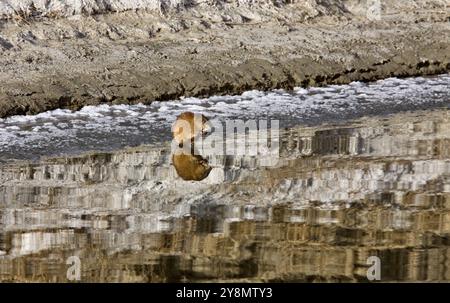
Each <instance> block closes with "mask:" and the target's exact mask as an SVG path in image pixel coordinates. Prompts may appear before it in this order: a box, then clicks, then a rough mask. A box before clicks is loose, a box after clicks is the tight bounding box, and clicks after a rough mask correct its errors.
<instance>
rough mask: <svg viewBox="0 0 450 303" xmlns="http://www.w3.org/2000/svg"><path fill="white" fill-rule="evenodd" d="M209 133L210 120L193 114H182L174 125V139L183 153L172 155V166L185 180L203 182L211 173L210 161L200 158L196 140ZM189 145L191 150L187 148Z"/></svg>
mask: <svg viewBox="0 0 450 303" xmlns="http://www.w3.org/2000/svg"><path fill="white" fill-rule="evenodd" d="M209 131H210V128H209V124H208V118H206V117H205V116H204V115H201V114H194V113H192V112H184V113H182V114H181V115H179V116H178V117H177V120H176V121H175V123H174V124H173V126H172V136H173V139H174V141H175V143H176V144H177V145H178V148H179V149H180V150H179V151H181V150H182V151H183V152H177V153H174V154H173V155H172V164H173V166H174V167H175V170H176V171H177V174H178V176H180V177H181V178H182V179H183V180H186V181H201V180H203V179H205V178H206V177H208V175H209V173H210V172H211V169H212V167H211V166H209V164H208V160H207V159H205V158H203V157H202V156H200V155H199V154H198V152H196V151H197V149H196V147H195V139H196V138H198V137H199V136H202V137H204V136H206V135H207V134H208V132H209ZM187 143H188V144H190V148H186V144H187ZM188 146H189V145H188Z"/></svg>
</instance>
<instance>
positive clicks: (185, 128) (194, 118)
mask: <svg viewBox="0 0 450 303" xmlns="http://www.w3.org/2000/svg"><path fill="white" fill-rule="evenodd" d="M210 131H211V126H210V123H209V119H208V118H207V117H206V116H204V115H202V114H196V113H192V112H184V113H182V114H180V115H179V116H178V117H177V120H176V121H175V122H174V124H173V125H172V136H173V138H174V139H175V141H177V143H178V144H183V142H187V141H189V140H190V141H194V139H195V138H197V137H199V136H205V135H207V134H208V133H209V132H210Z"/></svg>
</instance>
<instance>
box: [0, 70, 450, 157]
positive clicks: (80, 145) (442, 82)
mask: <svg viewBox="0 0 450 303" xmlns="http://www.w3.org/2000/svg"><path fill="white" fill-rule="evenodd" d="M442 106H450V75H448V74H447V75H441V76H438V77H432V78H423V77H417V78H410V79H397V78H390V79H386V80H380V81H377V82H375V83H370V84H366V83H361V82H353V83H351V84H349V85H332V86H327V87H312V88H308V89H303V88H298V89H295V90H294V91H293V92H287V91H284V90H275V91H271V92H261V91H249V92H246V93H244V94H242V95H237V96H213V97H210V98H206V99H198V98H185V99H183V100H181V101H169V102H153V103H152V104H151V105H142V104H140V105H106V104H103V105H99V106H86V107H84V108H83V109H81V110H80V111H70V110H62V109H58V110H54V111H49V112H44V113H41V114H38V115H34V116H13V117H9V118H6V119H0V154H1V158H0V160H2V159H5V158H36V157H39V156H41V155H58V154H64V153H69V154H71V153H72V154H73V153H76V152H83V151H90V150H113V149H116V148H122V147H124V146H135V145H140V144H144V143H156V142H164V141H166V140H168V139H169V138H170V126H171V123H172V122H173V121H174V120H175V118H176V116H177V115H179V114H180V113H181V112H184V111H194V112H200V113H204V114H206V115H207V116H208V117H210V118H217V119H219V120H225V119H243V120H248V119H268V118H269V119H277V120H280V126H281V127H290V126H295V125H299V124H319V123H322V122H327V121H344V120H346V119H353V118H358V117H361V116H366V115H382V114H389V113H395V112H400V111H408V110H417V109H428V108H435V107H442Z"/></svg>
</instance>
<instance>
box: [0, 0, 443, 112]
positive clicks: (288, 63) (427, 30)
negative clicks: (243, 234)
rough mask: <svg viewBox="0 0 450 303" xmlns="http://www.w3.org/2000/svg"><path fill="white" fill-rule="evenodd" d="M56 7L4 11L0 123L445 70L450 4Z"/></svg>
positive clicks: (14, 4)
mask: <svg viewBox="0 0 450 303" xmlns="http://www.w3.org/2000/svg"><path fill="white" fill-rule="evenodd" d="M41 2H42V3H44V2H45V3H46V4H45V5H44V4H42V3H41ZM54 2H56V1H31V0H27V1H25V0H19V1H3V2H2V4H1V5H0V117H6V116H11V115H17V114H36V113H39V112H43V111H47V110H51V109H56V108H70V109H79V108H81V107H82V106H85V105H93V104H100V103H115V104H118V103H127V104H135V103H144V104H148V103H151V102H152V101H154V100H169V99H176V98H179V97H182V96H208V95H212V94H215V95H220V94H236V93H241V92H243V91H245V90H249V89H261V90H267V89H273V88H288V89H289V88H293V87H295V86H312V85H324V84H330V83H333V84H342V83H348V82H351V81H355V80H362V81H369V80H375V79H380V78H386V77H391V76H397V77H403V76H414V75H431V74H438V73H444V72H446V71H449V70H450V39H449V38H448V37H450V23H449V18H450V7H449V4H448V1H439V0H436V1H424V0H416V1H395V3H391V1H389V3H388V1H381V2H380V4H381V5H380V6H379V13H378V12H377V10H376V8H377V7H376V6H374V3H375V4H376V2H377V1H356V0H329V1H314V0H307V1H297V2H295V1H294V2H291V1H279V2H268V1H256V2H251V1H231V2H221V1H209V2H195V1H189V3H188V2H186V1H185V2H182V1H179V2H173V1H172V2H171V1H169V2H164V1H150V0H145V1H144V0H142V1H134V2H133V3H134V4H133V5H131V4H130V5H126V3H127V1H121V2H120V3H121V5H116V4H117V3H116V2H115V1H106V0H104V1H99V0H90V1H84V2H83V5H84V6H83V5H82V6H70V5H64V6H56V5H53V3H54ZM78 2H79V1H74V2H73V3H75V4H76V3H78ZM372 2H373V3H372ZM80 5H81V4H80ZM374 8H375V10H374Z"/></svg>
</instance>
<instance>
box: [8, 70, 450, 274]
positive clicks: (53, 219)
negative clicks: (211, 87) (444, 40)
mask: <svg viewBox="0 0 450 303" xmlns="http://www.w3.org/2000/svg"><path fill="white" fill-rule="evenodd" d="M402 81H406V82H402ZM371 85H372V86H371ZM371 85H367V84H358V83H357V84H352V85H348V86H343V87H331V88H321V89H311V90H309V91H303V90H297V91H296V92H294V93H286V92H281V91H278V92H273V93H266V94H264V93H257V92H252V93H248V94H247V97H248V98H250V99H248V100H247V99H246V100H247V102H246V103H245V102H244V103H242V102H243V100H241V101H236V102H235V101H229V102H225V101H223V100H224V99H223V98H225V100H228V99H227V98H229V100H231V99H233V98H235V99H236V98H243V99H245V98H247V97H245V94H244V97H242V96H241V97H220V98H219V97H217V98H216V99H214V98H211V99H207V100H208V101H205V100H197V101H195V100H194V99H189V100H187V101H186V103H183V102H182V103H176V102H173V103H169V104H168V105H167V108H166V109H164V110H162V111H166V113H165V114H164V115H162V114H161V117H166V118H164V121H166V122H161V123H159V124H158V127H160V128H161V132H160V134H159V135H158V134H155V133H154V131H155V130H154V129H153V132H152V133H151V135H150V137H152V136H153V137H154V139H148V138H147V139H148V140H149V142H147V143H149V144H148V145H141V146H138V147H133V148H125V147H124V146H127V145H138V144H131V143H130V142H131V141H133V140H137V139H136V138H139V135H137V136H135V137H133V135H129V136H125V135H124V134H123V133H122V131H124V130H126V129H128V127H130V125H132V124H133V123H134V121H137V119H138V117H139V116H140V115H141V116H143V117H145V116H146V115H147V117H149V116H150V114H148V113H149V112H151V111H148V108H144V107H143V106H137V107H135V108H132V107H123V110H124V111H126V113H125V112H124V113H122V115H127V116H126V117H135V118H130V119H125V120H126V121H127V123H125V124H121V123H119V122H117V121H116V120H115V118H114V119H112V118H111V119H110V118H108V117H110V114H111V113H110V112H111V111H115V110H118V109H117V108H113V109H112V108H111V107H108V108H107V110H108V111H109V112H108V113H107V114H101V115H98V116H94V115H92V112H95V111H97V110H98V108H96V109H93V108H90V109H89V112H90V114H89V116H85V117H84V119H86V120H88V121H90V122H89V123H92V125H93V126H92V127H93V128H90V130H89V131H88V128H83V127H84V126H86V125H88V124H89V123H85V124H83V127H82V124H81V123H80V126H79V128H77V127H73V129H72V130H73V133H71V132H70V131H69V129H71V128H70V127H69V126H67V129H65V130H64V129H60V128H58V125H59V123H62V122H60V121H61V120H60V119H62V120H65V121H66V122H65V123H67V121H72V123H73V124H71V125H72V126H73V125H75V124H76V123H75V122H73V121H75V120H77V119H79V118H80V117H79V116H80V115H82V114H80V112H76V113H71V112H65V113H64V114H61V115H59V114H58V115H55V112H53V113H47V114H45V115H41V116H40V118H36V117H14V118H10V119H9V120H3V121H2V122H1V123H3V125H2V129H3V130H2V132H3V133H2V135H1V138H3V139H2V140H3V143H4V145H3V153H2V159H3V161H4V162H5V163H4V164H2V166H1V167H0V280H2V281H60V282H66V281H68V280H67V270H68V269H69V267H70V265H67V264H66V261H67V259H68V258H70V257H73V256H75V257H77V258H79V260H80V261H81V281H85V282H90V281H97V282H104V281H120V282H135V281H136V282H161V281H166V282H171V281H362V282H366V281H367V277H366V272H367V269H368V267H369V265H367V262H366V261H367V259H368V258H369V257H370V256H377V257H379V258H380V261H381V281H450V250H449V248H450V119H449V118H450V115H449V114H450V112H449V109H448V106H449V105H450V99H449V96H450V94H449V90H448V88H449V85H450V78H449V77H448V76H441V77H438V78H432V79H424V78H417V79H409V80H396V79H390V80H385V81H384V82H382V81H380V82H379V83H376V84H371ZM377 85H378V86H377ZM402 85H403V86H404V87H403V88H402V87H401V86H402ZM373 86H376V87H375V88H376V89H375V88H373ZM351 87H357V89H356V90H364V91H366V96H363V97H358V98H357V97H352V96H353V95H351V94H350V95H349V96H347V97H343V96H341V95H342V94H344V93H345V94H349V92H348V91H349V90H350V88H351ZM362 87H364V88H362ZM369 88H370V89H369ZM374 89H375V90H376V93H375V92H374V93H373V94H368V93H367V92H368V91H370V90H374ZM344 91H345V92H344ZM401 91H403V94H402V93H401ZM394 92H395V93H394ZM390 93H391V94H392V95H395V96H396V98H397V99H395V100H394V99H389V94H390ZM361 94H363V93H362V92H361ZM361 94H359V93H358V95H361ZM249 95H251V97H249ZM317 95H322V96H321V97H317ZM299 96H303V97H299ZM308 96H309V97H308ZM324 96H328V97H327V98H325V97H324ZM340 96H341V97H340ZM418 96H419V97H418ZM277 98H278V99H277ZM302 98H304V99H302ZM352 98H354V99H352ZM371 98H379V99H380V100H381V101H379V103H377V102H376V101H377V100H371ZM272 99H273V100H276V102H275V101H273V102H272V101H271V100H272ZM318 99H321V100H325V99H327V100H330V101H321V102H323V103H322V104H319V105H317V106H316V107H314V104H315V103H314V102H319V101H317V100H318ZM359 99H361V100H362V101H358V102H356V101H355V100H359ZM218 100H222V101H218ZM233 100H234V99H233ZM264 100H265V101H264ZM301 100H303V101H305V100H306V101H305V102H309V103H308V104H309V105H308V106H306V105H305V104H302V103H301ZM339 100H340V101H339ZM345 100H347V101H345ZM352 100H353V101H352ZM367 100H370V102H369V101H367ZM396 100H397V101H396ZM194 101H195V102H194ZM263 101H264V102H266V103H267V104H269V105H270V106H269V107H271V106H273V104H275V103H277V102H280V104H281V105H280V106H279V107H276V108H273V110H272V107H271V108H270V111H269V109H268V110H267V111H266V112H267V113H268V112H270V113H272V114H271V115H273V117H283V114H281V112H283V113H285V117H286V119H283V121H285V122H283V123H285V124H283V126H284V127H286V129H285V130H283V131H282V132H281V138H280V156H279V158H277V159H273V160H274V162H273V163H274V164H273V165H272V166H262V165H261V159H258V157H250V156H227V157H210V158H209V161H210V164H211V166H212V167H213V169H212V171H211V173H210V175H209V176H208V177H207V178H206V179H204V180H203V181H200V182H194V181H189V182H188V181H183V180H181V179H180V178H179V177H178V176H177V173H176V172H175V169H174V168H173V166H172V165H171V153H170V147H169V144H168V142H166V141H167V138H166V137H167V136H168V134H169V133H170V123H169V120H171V119H172V121H173V117H174V116H175V115H176V114H177V113H178V111H180V112H181V111H183V110H187V109H189V110H196V109H199V111H200V110H201V111H202V112H203V113H205V114H207V115H208V114H209V116H221V117H241V116H242V117H244V116H245V117H252V115H253V117H261V116H264V114H263V113H262V112H258V110H261V108H263V107H262V106H259V107H257V106H255V105H254V104H255V103H257V102H262V103H264V102H263ZM344 101H345V102H347V103H345V102H344ZM220 102H223V103H224V104H225V105H224V104H222V105H220V106H219V107H220V108H225V107H226V109H223V110H222V111H221V112H220V111H219V110H218V109H217V104H218V103H220ZM239 102H241V103H239ZM371 102H372V103H371ZM408 102H409V103H408ZM194 103H195V104H196V105H195V106H199V108H197V107H195V106H194V105H193V104H194ZM209 103H211V104H209ZM199 104H200V105H199ZM205 104H209V106H207V105H205ZM227 104H229V106H231V107H232V108H234V111H233V110H232V109H230V108H229V107H227V106H228V105H227ZM236 104H238V105H236ZM283 104H284V105H286V108H289V110H288V109H286V110H284V109H282V108H283ZM288 104H289V105H288ZM336 104H341V106H342V104H348V106H347V107H345V108H347V109H348V110H334V108H335V107H336V108H337V107H338V106H337V105H336ZM405 104H406V105H408V106H410V107H411V108H410V109H414V110H415V111H413V112H411V111H409V112H405V111H404V110H405V109H407V108H405V106H406V105H405ZM243 105H246V106H248V110H247V111H243V110H242V109H241V110H239V109H240V108H241V107H242V106H243ZM154 106H159V109H158V110H157V111H156V110H155V111H153V113H155V112H159V111H160V110H161V108H162V107H164V106H166V105H164V104H162V103H161V104H159V105H154ZM215 106H216V107H215ZM344 106H345V105H344ZM396 106H397V107H396ZM200 107H201V108H200ZM103 108H104V109H106V107H103ZM175 108H176V110H175ZM258 108H259V109H258ZM423 109H427V110H423ZM391 110H392V111H394V112H398V113H396V114H393V115H389V116H386V115H384V114H385V113H386V112H388V111H391ZM86 111H87V110H86ZM141 111H142V112H141ZM313 112H314V113H316V116H314V114H313ZM365 112H366V114H364V113H365ZM57 113H58V112H57ZM59 113H61V112H59ZM134 113H137V114H134ZM244 113H245V114H244ZM255 113H256V114H255ZM339 113H340V114H339ZM117 114H118V113H117ZM309 114H310V115H309ZM365 115H368V116H370V117H362V116H365ZM105 117H106V118H105ZM264 117H267V115H266V116H264ZM308 117H309V119H310V120H314V119H313V118H312V117H316V120H315V121H313V122H314V123H313V122H311V121H309V122H311V123H308V121H306V120H307V118H308ZM288 118H289V119H288ZM45 119H50V120H51V121H52V122H48V121H47V120H45ZM133 119H136V120H133ZM152 119H153V118H152ZM144 120H145V119H144ZM102 121H103V122H102ZM105 121H106V122H105ZM107 121H115V122H111V124H109V125H110V127H111V128H109V129H108V131H109V132H110V133H109V136H110V138H111V141H112V143H111V144H112V145H114V144H117V146H118V147H119V148H115V147H116V145H114V146H113V147H111V146H103V145H107V144H105V142H103V145H102V144H100V143H99V142H102V141H101V140H102V139H100V141H96V144H98V145H95V144H94V145H93V146H91V147H90V148H88V144H87V142H94V138H95V135H94V134H99V133H101V130H98V129H96V128H95V127H98V126H99V125H103V124H102V123H105V125H106V124H107ZM148 121H150V120H148ZM152 121H153V120H152ZM161 121H162V120H161ZM116 122H117V123H116ZM45 123H51V125H50V124H45ZM115 123H116V124H115ZM145 123H147V122H143V124H142V125H145ZM40 124H42V125H47V126H48V127H47V131H48V133H46V135H45V136H47V137H48V138H52V139H51V140H53V144H54V148H55V149H56V147H58V146H59V145H58V144H59V142H62V143H61V148H64V146H70V144H72V143H70V142H75V141H71V140H75V139H77V134H78V135H80V137H78V139H77V140H79V141H80V142H84V144H86V148H84V147H83V148H81V150H82V151H85V149H86V151H88V150H89V149H96V150H104V151H103V152H90V153H87V154H83V155H75V152H72V153H70V154H69V155H67V156H60V157H56V158H48V159H41V160H38V159H37V157H36V154H34V153H33V151H37V150H40V151H41V152H42V155H54V153H55V149H51V148H48V146H50V144H49V143H47V141H45V140H43V142H42V144H41V145H39V146H38V145H33V144H34V143H32V142H39V140H40V139H39V138H42V137H40V136H41V130H42V128H38V129H37V130H33V127H40ZM142 125H141V126H142ZM8 127H9V128H8ZM149 127H156V126H155V125H153V126H149ZM141 129H143V130H144V129H145V127H144V126H142V128H141ZM103 131H104V132H105V133H106V130H105V129H103ZM32 132H35V133H37V135H34V134H33V133H32ZM64 134H65V135H64ZM33 136H35V137H33ZM42 136H44V135H42ZM121 136H123V137H126V138H127V139H126V140H123V141H120V140H117V141H116V137H121ZM7 138H9V139H8V140H7ZM74 138H75V139H74ZM99 138H102V136H99ZM104 138H107V137H106V136H105V137H104ZM157 139H158V140H157ZM33 140H37V141H33ZM48 140H50V139H48ZM105 140H106V139H105ZM119 141H120V142H122V143H120V144H119V143H117V142H119ZM144 141H145V140H144ZM114 142H116V143H114ZM69 143H70V144H69ZM121 144H123V145H124V146H121ZM102 146H103V147H104V148H101V147H102ZM111 149H115V150H114V151H110V150H111ZM29 153H31V154H32V156H29ZM12 155H15V157H12ZM27 155H28V156H27ZM11 158H17V159H22V160H21V161H11ZM24 159H30V160H34V161H32V162H28V161H25V160H24Z"/></svg>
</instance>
